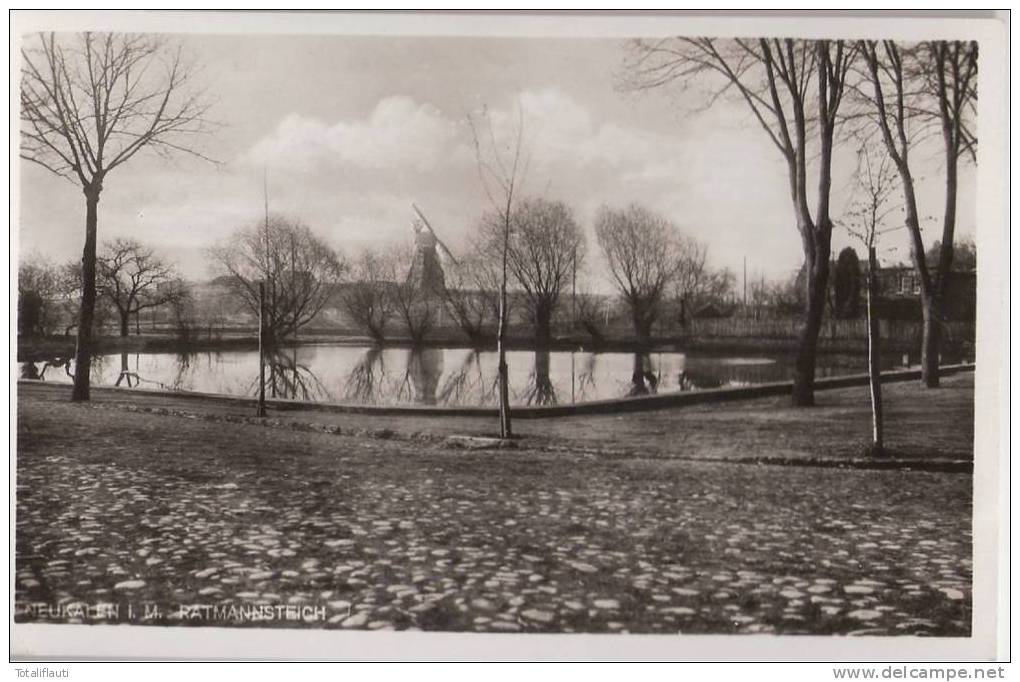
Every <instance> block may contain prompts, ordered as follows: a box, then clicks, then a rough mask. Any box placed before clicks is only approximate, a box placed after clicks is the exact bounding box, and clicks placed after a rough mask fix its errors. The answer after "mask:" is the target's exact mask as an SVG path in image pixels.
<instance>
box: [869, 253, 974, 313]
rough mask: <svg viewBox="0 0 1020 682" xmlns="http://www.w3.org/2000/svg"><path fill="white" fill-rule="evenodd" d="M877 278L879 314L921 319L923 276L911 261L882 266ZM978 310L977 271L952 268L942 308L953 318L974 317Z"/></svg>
mask: <svg viewBox="0 0 1020 682" xmlns="http://www.w3.org/2000/svg"><path fill="white" fill-rule="evenodd" d="M876 279H877V280H878V306H877V308H878V314H879V317H881V318H883V319H890V320H920V319H921V278H920V276H919V275H918V274H917V270H916V269H915V268H914V267H913V266H909V265H896V266H892V267H886V268H880V269H879V270H878V273H877V277H876ZM976 310H977V273H976V271H974V270H964V271H953V272H950V273H949V281H948V282H947V283H946V294H945V300H943V302H942V311H943V314H944V315H945V316H946V318H947V319H948V320H950V321H960V322H967V321H973V320H974V319H975V313H976Z"/></svg>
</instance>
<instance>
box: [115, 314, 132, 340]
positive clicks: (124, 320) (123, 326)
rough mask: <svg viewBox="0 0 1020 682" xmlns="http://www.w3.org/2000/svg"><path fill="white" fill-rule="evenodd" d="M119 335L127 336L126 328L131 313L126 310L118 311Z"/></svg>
mask: <svg viewBox="0 0 1020 682" xmlns="http://www.w3.org/2000/svg"><path fill="white" fill-rule="evenodd" d="M118 312H119V313H120V335H121V336H127V335H128V326H129V325H130V319H131V313H130V312H128V311H127V310H120V311H118Z"/></svg>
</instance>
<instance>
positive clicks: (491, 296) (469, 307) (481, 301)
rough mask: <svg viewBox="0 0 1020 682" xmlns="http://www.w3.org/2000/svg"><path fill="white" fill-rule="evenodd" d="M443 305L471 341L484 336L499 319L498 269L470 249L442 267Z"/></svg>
mask: <svg viewBox="0 0 1020 682" xmlns="http://www.w3.org/2000/svg"><path fill="white" fill-rule="evenodd" d="M445 296H446V306H447V309H448V310H449V311H450V314H451V316H452V317H453V319H454V320H456V322H457V325H458V326H459V327H460V328H461V330H462V331H463V332H464V333H465V334H466V335H467V337H468V339H469V340H470V341H471V342H472V343H480V342H481V341H482V340H483V339H484V338H485V337H486V326H487V325H489V324H491V323H492V322H493V321H496V320H498V319H499V273H498V272H497V271H496V269H495V268H493V267H492V263H491V262H489V261H488V259H487V258H486V257H485V255H484V253H482V252H481V251H479V250H473V251H472V252H471V253H470V254H468V255H467V256H462V257H460V258H458V259H457V262H456V263H451V264H450V265H448V266H447V268H446V293H445Z"/></svg>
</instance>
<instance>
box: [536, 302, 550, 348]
mask: <svg viewBox="0 0 1020 682" xmlns="http://www.w3.org/2000/svg"><path fill="white" fill-rule="evenodd" d="M551 339H552V310H550V309H547V308H545V307H544V306H540V307H538V309H537V310H536V311H535V345H536V346H538V347H539V348H545V347H547V346H548V345H549V342H550V340H551Z"/></svg>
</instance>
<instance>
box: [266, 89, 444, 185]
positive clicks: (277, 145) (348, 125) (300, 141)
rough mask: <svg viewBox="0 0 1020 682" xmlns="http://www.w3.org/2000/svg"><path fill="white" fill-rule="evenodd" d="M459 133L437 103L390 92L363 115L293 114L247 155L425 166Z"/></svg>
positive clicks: (286, 163) (284, 161)
mask: <svg viewBox="0 0 1020 682" xmlns="http://www.w3.org/2000/svg"><path fill="white" fill-rule="evenodd" d="M457 136H458V131H457V126H456V125H454V124H453V123H452V122H451V121H450V120H449V119H448V118H446V117H445V116H444V115H443V114H442V113H441V112H440V111H439V110H438V109H437V108H436V107H434V106H432V105H430V104H420V103H418V102H415V101H414V100H413V99H411V98H410V97H406V96H403V95H394V96H390V97H386V98H385V99H382V100H380V101H379V102H378V103H377V104H376V106H375V108H374V109H373V110H372V112H371V113H370V114H369V115H368V117H367V118H365V119H362V120H354V121H339V122H337V123H334V124H332V125H328V124H326V123H323V122H322V121H320V120H318V119H315V118H311V117H308V116H303V115H301V114H291V115H289V116H287V117H286V118H285V119H283V120H282V121H281V122H280V124H279V125H278V126H277V127H276V130H275V131H273V133H272V134H271V135H269V136H268V137H266V138H264V139H262V140H261V141H259V142H258V143H256V144H255V145H254V146H253V147H252V149H251V150H250V152H249V153H248V160H250V161H251V162H253V163H255V164H256V165H272V166H273V167H276V168H281V167H282V168H288V169H294V168H297V169H300V168H312V167H316V166H322V165H326V166H331V165H334V166H337V165H343V164H351V165H353V166H356V167H360V168H371V169H386V168H407V167H410V168H414V169H416V170H419V171H428V170H431V169H434V168H436V167H437V166H438V165H439V164H440V163H442V161H443V160H444V158H446V155H447V151H448V148H449V146H450V145H451V143H453V141H454V140H455V139H456V138H457Z"/></svg>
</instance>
